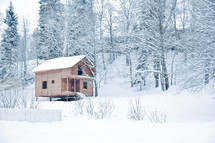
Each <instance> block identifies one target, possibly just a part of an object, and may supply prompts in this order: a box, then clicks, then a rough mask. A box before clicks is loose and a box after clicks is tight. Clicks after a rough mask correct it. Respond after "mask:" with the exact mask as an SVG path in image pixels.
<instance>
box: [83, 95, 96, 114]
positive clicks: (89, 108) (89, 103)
mask: <svg viewBox="0 0 215 143" xmlns="http://www.w3.org/2000/svg"><path fill="white" fill-rule="evenodd" d="M85 110H86V113H87V116H88V117H90V118H92V117H93V115H94V110H95V104H94V102H93V101H92V100H91V99H90V98H89V99H87V102H86V107H85Z"/></svg>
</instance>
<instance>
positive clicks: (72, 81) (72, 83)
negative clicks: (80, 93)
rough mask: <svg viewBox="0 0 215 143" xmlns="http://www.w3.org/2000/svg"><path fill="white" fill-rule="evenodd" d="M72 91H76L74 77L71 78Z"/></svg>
mask: <svg viewBox="0 0 215 143" xmlns="http://www.w3.org/2000/svg"><path fill="white" fill-rule="evenodd" d="M71 89H72V90H71V91H72V92H75V81H74V79H71Z"/></svg>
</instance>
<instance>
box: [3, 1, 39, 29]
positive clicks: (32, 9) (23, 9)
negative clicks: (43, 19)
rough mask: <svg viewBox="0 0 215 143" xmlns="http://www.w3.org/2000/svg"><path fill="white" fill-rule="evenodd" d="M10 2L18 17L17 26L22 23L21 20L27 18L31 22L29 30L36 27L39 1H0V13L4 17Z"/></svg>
mask: <svg viewBox="0 0 215 143" xmlns="http://www.w3.org/2000/svg"><path fill="white" fill-rule="evenodd" d="M10 1H12V3H13V6H14V11H15V13H16V14H17V15H18V18H19V24H21V23H22V19H23V18H27V19H29V20H30V22H31V26H30V28H31V29H34V28H35V27H36V26H37V20H38V12H39V11H38V10H39V3H38V2H39V0H0V11H1V13H2V14H3V15H4V16H5V12H6V9H7V8H8V6H9V3H10Z"/></svg>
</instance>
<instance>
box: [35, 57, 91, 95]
mask: <svg viewBox="0 0 215 143" xmlns="http://www.w3.org/2000/svg"><path fill="white" fill-rule="evenodd" d="M83 60H84V62H83V61H80V62H78V63H77V64H75V65H74V66H73V67H70V68H65V69H55V70H49V71H41V72H35V90H36V91H35V95H36V96H38V97H49V96H53V97H54V96H65V91H67V89H68V91H72V86H71V80H72V79H74V80H76V79H79V80H80V92H81V93H83V94H85V95H86V96H93V74H92V72H91V70H90V68H89V67H88V66H87V65H86V64H90V62H89V61H88V60H87V58H84V59H83ZM87 62H88V63H87ZM90 65H91V66H92V64H90ZM78 66H82V67H83V74H82V75H81V76H79V75H78ZM67 79H68V87H67ZM52 80H54V83H52ZM43 81H47V89H42V86H43V85H42V82H43ZM84 82H87V89H84V85H83V84H84ZM74 83H75V84H74V86H75V87H76V86H77V85H76V82H74ZM75 89H76V88H75ZM74 92H76V90H75V91H74ZM70 93H71V92H70Z"/></svg>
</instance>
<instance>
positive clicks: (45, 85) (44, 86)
mask: <svg viewBox="0 0 215 143" xmlns="http://www.w3.org/2000/svg"><path fill="white" fill-rule="evenodd" d="M43 89H47V81H43Z"/></svg>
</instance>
